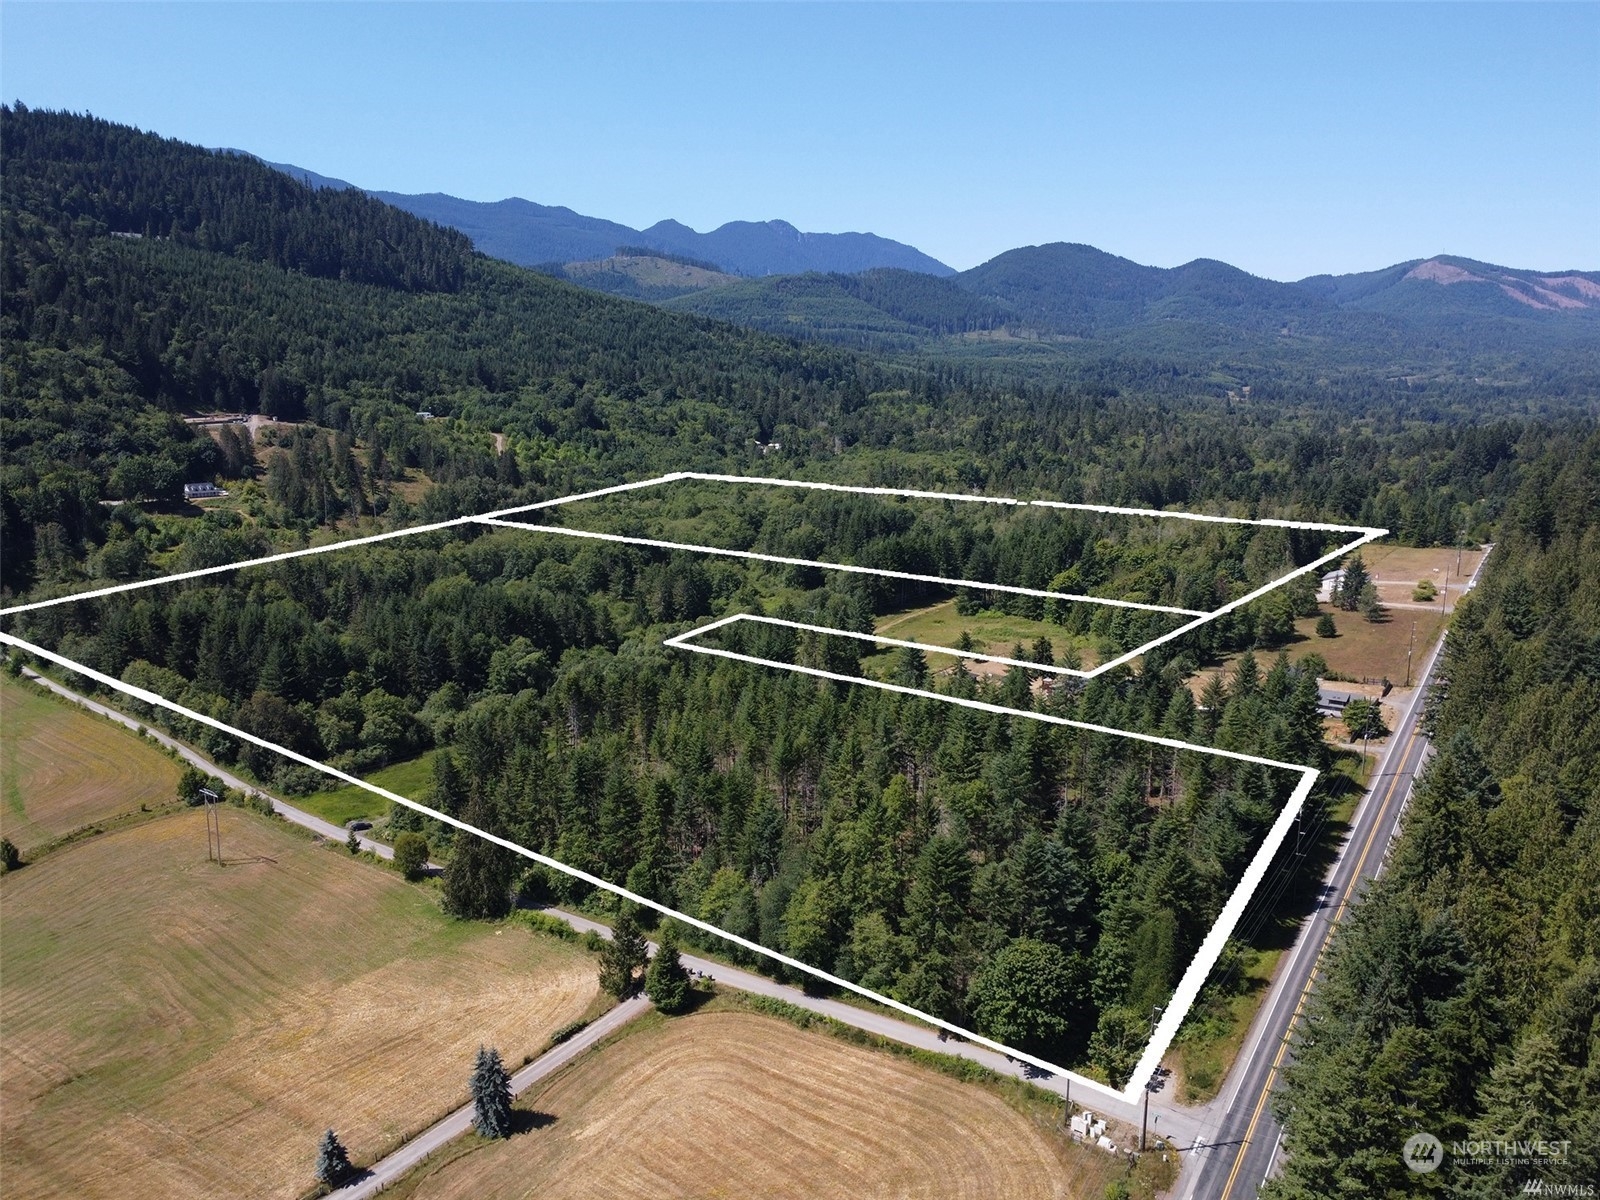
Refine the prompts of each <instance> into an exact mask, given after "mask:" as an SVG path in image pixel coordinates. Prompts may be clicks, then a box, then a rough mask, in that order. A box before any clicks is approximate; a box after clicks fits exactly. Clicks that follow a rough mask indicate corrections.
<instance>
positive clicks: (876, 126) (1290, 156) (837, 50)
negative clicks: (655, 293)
mask: <svg viewBox="0 0 1600 1200" xmlns="http://www.w3.org/2000/svg"><path fill="white" fill-rule="evenodd" d="M0 95H3V96H4V98H5V99H6V100H7V101H11V100H16V99H21V100H23V101H25V102H26V103H28V104H30V105H33V106H36V107H53V108H70V109H73V110H79V111H81V110H85V109H87V110H89V111H91V112H94V113H96V114H97V115H101V116H105V117H109V118H112V119H115V120H120V121H126V122H129V123H132V124H136V125H139V126H141V127H143V128H146V129H152V130H155V131H158V132H160V133H163V134H167V135H169V136H173V137H179V138H183V139H185V140H188V141H193V142H199V143H201V144H204V145H210V146H221V145H228V146H236V147H239V148H242V149H247V150H250V151H252V152H254V153H257V154H260V155H262V156H263V157H266V158H269V159H274V160H278V161H285V162H293V163H297V164H299V165H301V166H305V167H309V168H311V169H313V170H316V171H321V172H323V173H325V174H328V175H335V176H339V177H341V178H344V179H348V180H350V181H352V182H354V183H358V184H361V185H362V186H366V187H374V188H383V189H390V190H394V191H403V192H424V191H445V192H452V193H454V194H456V195H460V196H467V197H470V198H472V199H479V200H495V199H500V198H502V197H504V196H511V195H517V196H525V197H527V198H529V199H532V200H537V201H539V202H540V203H544V204H564V205H567V206H569V207H571V208H574V209H577V210H578V211H579V212H583V213H588V214H591V215H594V216H603V217H608V218H611V219H613V220H618V221H623V222H626V223H628V224H630V225H636V226H643V225H648V224H650V223H652V222H654V221H656V220H659V219H661V218H663V217H675V218H677V219H678V220H681V221H683V222H685V223H686V224H689V225H692V226H694V227H695V228H697V229H709V228H712V227H714V226H716V225H718V224H720V223H722V222H723V221H728V220H734V219H750V220H763V219H767V218H772V217H782V218H784V219H786V220H789V221H792V222H793V223H794V224H796V225H798V226H800V227H801V228H802V229H808V230H820V231H840V230H849V229H864V230H871V231H873V232H875V233H881V234H884V235H885V236H888V237H894V238H898V239H899V240H901V241H906V242H910V243H912V244H913V245H916V246H918V247H919V248H921V249H923V250H925V251H927V252H928V253H930V254H933V255H934V256H935V257H938V258H941V259H943V260H944V261H946V262H948V263H950V264H951V265H952V266H955V267H962V268H964V267H969V266H973V265H975V264H976V263H979V262H982V261H983V260H985V259H987V258H990V257H992V256H993V255H995V254H997V253H999V252H1000V251H1002V250H1006V249H1008V248H1010V247H1012V246H1018V245H1027V244H1030V243H1035V242H1047V241H1079V242H1088V243H1091V244H1093V245H1096V246H1099V247H1101V248H1102V249H1106V250H1110V251H1112V252H1114V253H1117V254H1122V255H1126V256H1127V257H1129V258H1132V259H1135V260H1137V261H1139V262H1146V263H1153V264H1156V265H1160V266H1173V265H1176V264H1178V263H1181V262H1186V261H1188V260H1189V259H1192V258H1197V257H1210V258H1220V259H1224V260H1226V261H1228V262H1232V263H1235V264H1236V265H1238V266H1241V267H1244V268H1245V269H1247V270H1250V271H1254V272H1256V273H1257V274H1261V275H1266V276H1269V277H1272V278H1279V279H1289V278H1298V277H1301V276H1304V275H1308V274H1313V273H1317V272H1322V271H1335V272H1343V271H1356V270H1367V269H1372V268H1376V267H1379V266H1384V265H1387V264H1389V263H1392V262H1396V261H1400V260H1403V259H1407V258H1415V257H1423V256H1428V255H1432V254H1438V253H1451V254H1460V255H1466V256H1469V257H1473V258H1480V259H1485V260H1487V261H1491V262H1499V263H1505V264H1508V265H1513V266H1526V267H1535V268H1541V269H1555V268H1569V267H1577V268H1587V269H1595V268H1600V200H1597V199H1596V197H1600V5H1594V4H1577V5H1555V4H1508V5H1500V4H1469V5H1462V6H1457V5H1452V4H1409V5H1387V4H1343V5H1324V4H1270V5H1269V4H1252V5H1232V4H1178V5H1162V4H1134V3H1125V4H1110V5H1091V4H1070V5H1046V4H1028V5H1020V6H1000V7H991V6H981V5H967V4H941V5H918V6H900V5H891V4H873V5H854V6H846V7H836V6H831V5H821V4H804V5H800V4H795V5H789V4H750V5H740V6H721V5H693V4H672V5H662V6H653V5H639V4H603V5H602V4H594V5H583V6H565V5H543V4H466V5H452V6H435V5H428V4H400V5H386V4H354V3H352V4H339V5H297V4H272V5H258V4H249V3H228V4H184V5H146V4H137V3H131V4H115V5H98V4H56V3H26V2H19V0H6V3H5V4H4V6H3V8H0Z"/></svg>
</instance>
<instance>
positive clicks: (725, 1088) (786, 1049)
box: [394, 1003, 1123, 1200]
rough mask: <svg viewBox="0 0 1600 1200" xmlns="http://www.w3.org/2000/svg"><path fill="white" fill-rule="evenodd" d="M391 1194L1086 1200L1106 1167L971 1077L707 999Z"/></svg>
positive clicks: (1111, 1170) (645, 1030) (624, 1042)
mask: <svg viewBox="0 0 1600 1200" xmlns="http://www.w3.org/2000/svg"><path fill="white" fill-rule="evenodd" d="M519 1107H520V1108H522V1109H523V1110H524V1111H525V1112H526V1113H527V1116H526V1117H525V1118H524V1122H523V1124H524V1128H525V1130H526V1131H525V1132H522V1133H519V1134H517V1135H516V1136H513V1137H512V1138H510V1139H508V1140H507V1141H504V1142H495V1143H488V1142H485V1141H483V1140H482V1139H480V1138H477V1137H476V1136H472V1135H469V1136H468V1137H466V1138H464V1139H462V1140H461V1141H460V1142H458V1143H456V1144H455V1145H454V1146H452V1147H451V1148H450V1149H449V1150H447V1151H445V1152H444V1153H442V1154H440V1155H438V1156H437V1157H436V1158H434V1159H432V1160H430V1161H429V1162H428V1163H426V1164H424V1165H423V1167H422V1168H421V1169H420V1170H419V1171H417V1172H415V1173H414V1174H413V1175H412V1176H410V1177H409V1178H408V1179H407V1180H406V1181H405V1182H404V1183H402V1185H401V1186H400V1187H399V1188H398V1189H397V1190H396V1191H395V1193H394V1195H396V1196H413V1197H426V1198H429V1200H435V1198H442V1197H457V1196H460V1197H466V1196H471V1197H473V1198H474V1200H492V1198H494V1197H511V1196H526V1195H538V1196H541V1197H546V1198H548V1200H577V1198H579V1197H597V1198H598V1197H614V1196H628V1197H638V1198H641V1200H642V1198H645V1197H662V1198H666V1197H684V1196H697V1197H713V1196H715V1197H733V1196H761V1197H768V1198H773V1200H781V1198H783V1197H795V1198H797V1200H798V1198H801V1197H805V1198H810V1197H814V1196H906V1197H910V1196H916V1197H924V1198H930V1200H931V1198H941V1200H942V1198H945V1197H950V1198H961V1197H974V1198H979V1197H981V1198H983V1200H988V1198H989V1197H993V1196H1004V1197H1007V1198H1008V1200H1032V1198H1036V1197H1037V1198H1041V1200H1042V1198H1046V1197H1049V1198H1052V1200H1064V1198H1067V1197H1074V1198H1076V1197H1084V1198H1087V1197H1095V1198H1096V1200H1098V1198H1099V1197H1100V1196H1102V1195H1104V1193H1105V1187H1106V1184H1107V1183H1108V1182H1110V1181H1111V1180H1113V1179H1116V1178H1119V1177H1121V1175H1122V1173H1123V1168H1122V1167H1121V1166H1120V1165H1119V1163H1118V1162H1117V1160H1115V1159H1113V1158H1112V1157H1111V1156H1109V1155H1107V1154H1105V1153H1104V1152H1102V1151H1099V1150H1093V1149H1089V1148H1085V1147H1080V1146H1076V1145H1074V1144H1073V1143H1072V1142H1071V1140H1070V1139H1068V1138H1066V1137H1063V1136H1062V1134H1061V1133H1060V1131H1059V1129H1058V1128H1056V1122H1059V1120H1060V1108H1059V1107H1058V1106H1051V1110H1050V1111H1049V1112H1048V1113H1042V1114H1040V1115H1038V1116H1033V1115H1030V1114H1028V1113H1025V1112H1021V1111H1018V1109H1017V1108H1015V1107H1013V1106H1012V1105H1010V1104H1008V1103H1007V1102H1006V1100H1004V1099H1002V1098H1001V1097H1000V1096H998V1095H996V1094H995V1093H994V1092H993V1091H991V1090H989V1089H988V1088H984V1087H976V1086H973V1085H970V1084H963V1083H958V1082H956V1081H954V1080H951V1079H947V1078H945V1077H943V1076H941V1075H939V1074H936V1073H935V1072H933V1071H930V1070H928V1069H926V1068H924V1067H920V1066H918V1065H916V1064H913V1063H909V1062H906V1061H903V1060H900V1059H897V1058H893V1057H890V1056H888V1055H884V1054H879V1053H877V1052H875V1051H872V1050H867V1049H863V1048H860V1047H856V1046H851V1045H847V1044H845V1043H843V1042H841V1041H838V1040H836V1039H834V1038H830V1037H827V1036H825V1035H820V1034H816V1033H808V1032H802V1031H801V1030H798V1029H795V1028H794V1027H793V1026H791V1025H789V1024H788V1023H787V1022H785V1021H782V1020H779V1019H776V1018H773V1017H767V1016H761V1015H757V1014H754V1013H750V1012H742V1011H730V1010H728V1009H719V1008H718V1007H716V1004H715V1003H714V1004H713V1005H712V1006H708V1007H707V1008H705V1009H702V1010H701V1011H699V1012H697V1013H695V1014H693V1015H691V1016H687V1017H680V1018H677V1019H674V1020H667V1019H664V1018H661V1017H658V1016H650V1017H646V1018H644V1019H642V1020H640V1021H638V1022H635V1023H634V1024H633V1025H632V1026H630V1028H629V1029H628V1031H626V1032H625V1033H623V1034H621V1035H620V1036H619V1037H617V1038H616V1039H615V1040H614V1041H612V1042H611V1043H610V1044H608V1045H606V1046H605V1047H603V1048H602V1049H600V1050H598V1051H597V1052H595V1053H593V1054H591V1055H589V1056H587V1057H585V1058H583V1059H580V1060H579V1061H578V1062H576V1063H574V1064H573V1065H572V1066H571V1067H569V1068H567V1069H566V1070H564V1071H562V1072H561V1073H559V1074H558V1075H556V1076H555V1077H554V1078H553V1079H551V1080H549V1081H548V1082H546V1083H545V1084H544V1085H542V1086H541V1087H539V1088H537V1089H535V1090H534V1091H533V1092H530V1093H528V1094H527V1095H525V1096H524V1097H523V1098H522V1100H521V1101H520V1102H519Z"/></svg>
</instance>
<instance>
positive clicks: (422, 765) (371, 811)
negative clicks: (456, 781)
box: [290, 750, 434, 825]
mask: <svg viewBox="0 0 1600 1200" xmlns="http://www.w3.org/2000/svg"><path fill="white" fill-rule="evenodd" d="M433 755H434V751H432V750H429V751H428V752H427V753H426V754H423V755H421V756H419V757H417V758H413V759H411V760H410V761H409V762H403V763H395V764H394V765H393V766H390V767H384V768H383V770H381V771H374V772H372V774H370V775H367V776H365V778H366V780H367V782H368V783H375V784H377V785H378V786H379V787H381V788H388V789H389V790H390V791H391V792H398V793H399V794H400V795H402V796H405V797H408V798H409V799H412V800H419V801H423V802H426V800H427V798H428V789H429V788H430V787H432V786H433ZM290 803H291V804H293V805H294V806H295V807H296V808H303V809H305V810H306V811H307V812H311V813H315V814H316V815H317V816H319V817H321V818H322V819H323V820H324V821H332V822H333V823H334V824H335V825H343V824H345V823H347V822H349V821H354V820H356V819H358V818H365V819H366V820H369V821H372V820H376V819H377V818H378V817H381V816H383V814H384V813H386V812H388V811H389V802H388V801H387V800H385V799H384V798H383V797H382V796H374V795H373V794H372V793H371V792H369V791H367V790H366V789H365V788H358V787H339V788H329V789H328V790H327V791H322V792H312V793H311V794H310V795H309V796H295V797H292V798H291V800H290Z"/></svg>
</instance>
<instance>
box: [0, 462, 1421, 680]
mask: <svg viewBox="0 0 1600 1200" xmlns="http://www.w3.org/2000/svg"><path fill="white" fill-rule="evenodd" d="M682 479H693V480H699V481H703V482H710V483H745V484H763V485H766V486H768V487H790V488H803V489H807V490H811V491H825V492H847V493H854V494H857V495H864V496H889V497H894V498H897V499H919V500H952V501H961V502H964V503H972V504H997V505H1004V506H1008V507H1012V508H1047V509H1069V510H1073V511H1079V512H1093V513H1103V514H1109V515H1112V516H1133V517H1158V518H1159V517H1171V518H1173V519H1175V520H1184V521H1201V522H1209V523H1212V524H1221V525H1265V526H1271V527H1274V528H1280V529H1305V530H1314V531H1317V532H1323V533H1354V534H1358V535H1359V536H1358V537H1356V538H1355V539H1353V540H1351V541H1349V542H1346V543H1345V544H1343V545H1341V546H1339V547H1337V548H1336V549H1333V550H1330V551H1329V552H1328V553H1326V554H1324V555H1323V556H1322V557H1321V558H1318V559H1315V560H1313V561H1312V562H1309V563H1307V564H1306V565H1305V566H1303V567H1296V568H1295V569H1294V570H1293V571H1290V572H1288V573H1287V574H1285V575H1282V576H1280V577H1279V578H1277V579H1274V580H1273V581H1272V582H1270V583H1266V584H1263V585H1262V586H1261V587H1258V588H1256V589H1255V590H1254V591H1253V592H1249V593H1247V594H1245V595H1243V596H1240V597H1239V598H1238V599H1236V600H1230V601H1229V602H1228V603H1226V604H1224V605H1222V606H1221V607H1219V608H1215V609H1212V610H1211V611H1209V612H1200V611H1198V610H1196V609H1192V608H1175V607H1171V606H1169V605H1164V604H1144V603H1141V602H1138V601H1133V600H1115V599H1111V598H1109V597H1104V596H1084V595H1081V594H1078V593H1075V592H1053V591H1049V590H1046V589H1042V588H1027V587H1018V586H1015V585H1012V584H999V583H978V582H976V581H974V580H970V579H947V578H945V577H944V576H940V575H919V574H916V573H914V572H909V571H891V570H888V569H887V568H884V567H863V566H857V565H855V564H853V563H833V562H821V561H819V560H817V559H811V558H790V557H787V556H785V555H780V554H761V553H758V552H756V551H754V550H728V549H723V548H722V547H720V546H701V545H696V544H695V543H692V542H670V541H662V540H659V539H656V538H645V537H629V536H626V535H623V534H616V533H599V532H596V531H594V530H587V529H569V528H566V527H565V526H560V525H529V524H526V523H524V522H522V521H509V520H505V519H504V518H505V517H507V516H508V515H512V513H511V512H509V511H506V512H498V513H485V514H483V515H482V516H478V517H472V518H470V519H471V520H474V521H477V522H479V523H481V524H484V525H492V526H496V527H499V528H505V529H523V530H530V529H531V530H534V531H536V532H539V533H553V534H558V535H560V536H562V537H573V538H590V539H593V540H596V541H603V542H617V543H622V544H624V545H630V546H649V547H651V548H653V549H657V550H687V551H691V552H693V553H696V554H713V555H718V556H721V557H724V558H742V559H748V560H754V561H757V562H770V563H777V564H779V565H780V566H798V567H817V568H819V569H821V570H825V571H845V572H849V573H852V574H856V575H874V576H878V577H881V578H885V579H905V580H909V581H910V582H913V583H933V584H940V585H942V586H945V587H968V588H978V589H981V590H984V591H992V592H1007V593H1009V594H1012V595H1018V596H1034V597H1037V598H1040V599H1045V600H1065V601H1070V602H1072V603H1075V604H1099V605H1104V606H1106V607H1108V608H1128V609H1139V610H1142V611H1145V612H1159V613H1168V614H1170V615H1173V616H1180V617H1192V618H1193V620H1191V621H1189V622H1187V623H1186V624H1183V625H1180V626H1178V627H1177V628H1176V629H1172V630H1169V631H1168V632H1167V633H1164V634H1162V635H1161V636H1159V637H1156V638H1152V639H1151V640H1150V641H1147V642H1145V643H1144V644H1143V645H1141V646H1136V647H1134V648H1133V649H1132V650H1129V651H1128V652H1127V653H1125V654H1122V655H1119V656H1118V657H1116V658H1113V659H1111V660H1110V661H1109V662H1104V663H1101V664H1100V665H1099V666H1097V667H1095V668H1093V669H1092V670H1089V671H1079V670H1075V669H1071V668H1067V667H1040V666H1039V665H1038V664H1036V663H1028V664H1017V663H1015V662H1014V660H1012V659H1008V658H1000V657H998V656H996V655H992V654H975V655H970V656H967V657H974V658H978V659H981V660H983V661H986V662H999V663H1005V664H1007V665H1027V666H1029V667H1032V668H1034V669H1037V670H1048V671H1054V672H1055V673H1056V674H1058V675H1073V676H1077V677H1078V678H1081V679H1093V678H1094V677H1095V676H1096V675H1099V674H1101V673H1102V672H1105V671H1110V670H1112V669H1113V668H1115V667H1120V666H1122V665H1123V664H1125V663H1130V662H1132V661H1133V660H1134V659H1136V658H1138V657H1139V656H1140V655H1142V654H1144V653H1146V652H1147V651H1150V650H1154V649H1155V648H1156V647H1157V646H1162V645H1165V644H1166V643H1167V642H1170V641H1172V640H1174V639H1175V638H1180V637H1182V636H1183V635H1184V634H1186V633H1191V632H1193V631H1194V630H1196V629H1198V628H1200V626H1202V625H1205V624H1207V623H1208V622H1211V621H1214V620H1216V619H1217V618H1218V617H1221V616H1225V615H1227V614H1228V613H1230V612H1233V611H1234V610H1235V609H1238V608H1242V607H1244V606H1245V605H1246V604H1249V603H1250V602H1251V601H1253V600H1259V599H1260V598H1261V597H1262V596H1265V595H1266V594H1267V593H1268V592H1270V591H1273V590H1274V589H1275V588H1279V587H1282V586H1283V585H1284V584H1286V583H1288V582H1289V581H1290V580H1291V579H1295V578H1297V577H1299V576H1301V575H1304V574H1306V573H1307V572H1309V571H1315V570H1316V569H1317V568H1318V567H1321V566H1325V565H1326V564H1328V563H1330V562H1334V561H1336V560H1338V559H1340V558H1342V557H1344V556H1345V555H1346V554H1349V553H1350V552H1351V551H1352V550H1356V549H1359V548H1360V547H1362V546H1364V545H1366V544H1367V543H1368V542H1373V541H1376V540H1377V539H1379V538H1381V537H1384V536H1385V535H1386V534H1388V532H1389V531H1388V530H1387V529H1377V528H1373V527H1371V526H1365V525H1328V524H1323V523H1320V522H1317V521H1285V520H1277V519H1273V518H1266V517H1263V518H1259V519H1257V518H1251V517H1218V516H1211V515H1209V514H1206V513H1186V512H1163V511H1162V510H1160V509H1154V508H1123V507H1119V506H1117V505H1112V504H1074V503H1068V502H1067V501H1064V500H1015V499H1012V498H1010V497H1007V496H973V495H967V494H964V493H959V492H925V491H918V490H916V489H914V488H885V487H857V486H854V485H850V484H842V483H818V482H815V481H812V480H803V479H773V478H768V477H764V476H751V475H717V474H710V473H707V472H704V471H678V472H675V473H674V474H671V475H663V476H661V477H660V478H659V479H654V480H646V481H645V482H644V483H640V484H634V485H624V486H625V487H626V486H634V487H645V486H648V485H649V484H652V483H669V482H674V481H677V480H682ZM622 490H623V488H606V489H603V490H601V491H597V492H589V493H585V494H584V495H580V496H573V497H571V501H572V502H576V501H579V500H589V499H594V498H597V497H600V496H605V495H610V494H612V493H614V492H619V491H622ZM566 502H567V501H547V502H545V503H544V504H540V505H534V506H529V508H527V509H522V510H516V511H518V512H527V511H532V509H533V508H550V507H554V505H555V504H558V503H566ZM4 615H5V614H4V613H3V612H0V616H4ZM835 632H838V631H835ZM880 640H884V641H889V642H890V643H891V644H893V645H897V646H911V647H914V648H916V649H918V650H923V651H932V652H939V653H945V654H961V653H962V652H960V651H957V650H953V649H951V648H950V647H948V646H935V645H931V644H929V643H926V642H898V641H893V640H892V639H880ZM964 656H966V655H964Z"/></svg>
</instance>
